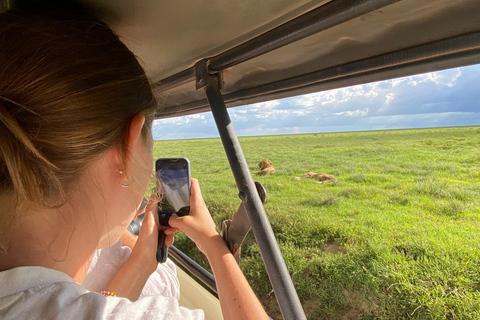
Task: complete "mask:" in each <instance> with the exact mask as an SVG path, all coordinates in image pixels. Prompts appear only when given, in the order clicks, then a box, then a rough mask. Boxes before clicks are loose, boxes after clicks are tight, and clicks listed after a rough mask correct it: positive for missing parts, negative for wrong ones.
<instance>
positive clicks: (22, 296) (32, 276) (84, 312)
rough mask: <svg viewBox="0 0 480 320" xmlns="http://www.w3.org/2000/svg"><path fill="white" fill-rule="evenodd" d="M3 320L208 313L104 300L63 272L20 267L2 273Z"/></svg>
mask: <svg viewBox="0 0 480 320" xmlns="http://www.w3.org/2000/svg"><path fill="white" fill-rule="evenodd" d="M0 319H5V320H7V319H12V320H13V319H14V320H18V319H59V320H64V319H89V320H90V319H92V320H101V319H122V320H123V319H125V320H127V319H128V320H137V319H138V320H140V319H145V320H153V319H161V320H176V319H179V320H180V319H182V320H190V319H191V320H199V319H204V313H203V311H202V310H189V309H186V308H183V307H180V306H179V305H178V301H177V299H176V298H174V297H164V296H151V297H143V298H140V299H139V300H137V301H135V302H131V301H130V300H128V299H126V298H120V297H104V296H102V295H101V294H98V293H93V292H89V291H88V290H87V289H85V288H84V287H82V286H80V285H79V284H77V283H76V282H75V281H74V280H73V279H72V278H70V277H69V276H68V275H66V274H64V273H62V272H60V271H57V270H53V269H47V268H43V267H18V268H14V269H10V270H7V271H2V272H0Z"/></svg>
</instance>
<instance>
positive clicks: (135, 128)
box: [124, 114, 145, 172]
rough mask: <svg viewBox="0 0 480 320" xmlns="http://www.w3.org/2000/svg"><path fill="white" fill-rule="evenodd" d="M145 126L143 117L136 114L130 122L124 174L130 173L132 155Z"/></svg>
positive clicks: (135, 150) (138, 144) (139, 141)
mask: <svg viewBox="0 0 480 320" xmlns="http://www.w3.org/2000/svg"><path fill="white" fill-rule="evenodd" d="M144 124H145V116H144V115H143V114H136V115H135V116H134V117H133V119H132V121H131V122H130V127H129V128H128V134H127V136H126V141H125V143H126V149H127V150H126V154H125V168H124V170H125V171H126V172H129V171H130V168H131V164H132V160H133V155H134V154H135V153H136V152H137V148H139V147H140V143H141V140H142V129H143V125H144Z"/></svg>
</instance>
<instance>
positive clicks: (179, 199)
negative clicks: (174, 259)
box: [155, 158, 191, 263]
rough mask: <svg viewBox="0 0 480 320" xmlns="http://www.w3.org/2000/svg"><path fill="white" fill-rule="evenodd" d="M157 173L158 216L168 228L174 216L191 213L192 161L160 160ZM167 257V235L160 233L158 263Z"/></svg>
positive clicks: (161, 222) (156, 162) (181, 159)
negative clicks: (169, 221)
mask: <svg viewBox="0 0 480 320" xmlns="http://www.w3.org/2000/svg"><path fill="white" fill-rule="evenodd" d="M155 172H156V177H157V190H158V193H159V196H160V201H159V202H158V205H157V214H158V218H159V222H160V225H162V226H168V220H169V219H170V216H171V215H172V214H176V215H178V216H184V215H187V214H188V213H189V212H190V189H191V179H190V161H188V159H187V158H160V159H157V161H155ZM167 256H168V248H167V247H166V246H165V233H164V232H163V231H159V234H158V248H157V261H158V262H162V263H163V262H165V261H166V260H167Z"/></svg>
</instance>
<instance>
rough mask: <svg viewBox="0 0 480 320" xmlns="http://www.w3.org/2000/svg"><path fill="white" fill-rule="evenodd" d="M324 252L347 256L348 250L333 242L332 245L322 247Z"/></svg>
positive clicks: (326, 244) (327, 244)
mask: <svg viewBox="0 0 480 320" xmlns="http://www.w3.org/2000/svg"><path fill="white" fill-rule="evenodd" d="M321 248H322V250H323V251H325V252H328V253H333V254H338V253H342V254H346V253H347V250H345V248H342V247H340V246H339V245H338V244H337V243H335V242H332V243H325V244H323V245H322V246H321Z"/></svg>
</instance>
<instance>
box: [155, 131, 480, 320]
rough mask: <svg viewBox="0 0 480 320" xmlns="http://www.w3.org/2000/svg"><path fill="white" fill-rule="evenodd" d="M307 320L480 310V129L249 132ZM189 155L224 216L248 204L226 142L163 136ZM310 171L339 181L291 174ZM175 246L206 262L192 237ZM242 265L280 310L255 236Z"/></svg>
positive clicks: (166, 152)
mask: <svg viewBox="0 0 480 320" xmlns="http://www.w3.org/2000/svg"><path fill="white" fill-rule="evenodd" d="M240 142H241V144H242V147H243V151H244V153H245V156H246V158H247V162H248V164H249V167H250V170H251V171H252V173H253V172H257V171H258V168H257V164H258V162H259V161H260V160H261V159H262V158H268V159H270V160H271V161H272V162H273V164H274V166H275V168H276V171H277V172H276V174H275V175H271V176H254V179H255V180H256V181H260V182H261V183H262V184H263V185H264V186H265V188H266V189H267V192H268V200H267V203H266V204H265V209H266V211H267V214H268V216H269V218H270V221H271V224H272V227H273V230H274V232H275V234H276V236H277V240H278V242H279V245H280V248H281V250H282V253H283V256H284V258H285V261H286V264H287V266H288V268H289V271H290V273H291V275H292V278H293V281H294V284H295V287H296V289H297V292H298V294H299V297H300V300H301V301H302V304H303V306H304V309H305V311H306V313H307V316H308V318H309V319H480V256H479V253H480V250H479V249H480V182H479V181H480V128H479V127H459V128H441V129H422V130H395V131H374V132H353V133H330V134H309V135H288V136H267V137H245V138H240ZM154 156H155V157H168V156H186V157H188V158H189V159H190V161H191V169H192V176H194V177H196V178H198V179H199V180H200V184H201V187H202V192H203V195H204V198H205V201H206V202H207V205H208V207H209V208H210V211H211V213H212V215H213V216H214V219H215V221H216V222H217V223H220V221H221V220H223V219H226V218H229V217H232V215H233V214H234V213H235V211H236V209H237V208H238V206H239V204H240V200H239V199H238V197H237V193H238V191H237V189H236V185H235V181H234V179H233V175H232V173H231V172H230V168H229V165H228V161H227V158H226V156H225V154H224V152H223V148H222V145H221V142H220V140H219V139H202V140H182V141H157V142H156V143H155V149H154ZM307 170H311V171H314V172H321V173H328V174H334V175H335V177H336V178H337V179H338V183H337V184H323V185H322V184H318V183H315V181H313V180H294V179H293V178H294V177H300V176H302V175H303V174H304V173H305V172H306V171H307ZM176 245H177V246H178V247H179V248H180V249H181V250H183V251H185V252H186V253H188V254H189V255H191V256H193V257H195V259H196V260H197V261H200V262H201V263H202V264H203V265H204V266H206V261H205V259H204V258H203V257H202V256H201V254H199V253H198V252H197V250H196V249H195V246H194V245H193V244H192V243H191V242H190V241H189V240H188V239H186V237H185V236H184V235H180V236H178V237H177V239H176ZM241 266H242V269H243V271H244V273H245V274H246V276H247V278H248V279H249V281H250V283H251V285H252V287H253V288H254V290H255V292H256V293H257V294H258V296H259V297H260V299H261V301H262V303H263V304H264V305H265V306H266V308H267V310H268V312H269V314H270V315H271V316H272V317H273V318H274V319H280V315H279V312H278V308H277V306H276V302H275V297H274V294H273V293H272V292H271V291H272V289H271V286H270V283H269V282H268V278H267V275H266V271H265V268H264V267H263V264H262V261H261V257H260V253H259V250H258V247H257V246H256V244H255V242H254V239H253V236H252V235H251V234H250V235H249V237H248V238H247V240H246V242H245V244H244V246H243V248H242V263H241Z"/></svg>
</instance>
